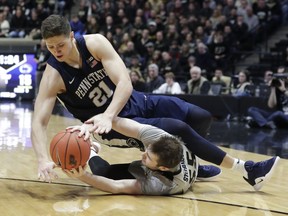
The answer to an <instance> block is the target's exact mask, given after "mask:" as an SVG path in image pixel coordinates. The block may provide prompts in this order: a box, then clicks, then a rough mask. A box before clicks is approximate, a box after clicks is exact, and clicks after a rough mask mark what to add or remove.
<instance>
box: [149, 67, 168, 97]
mask: <svg viewBox="0 0 288 216" xmlns="http://www.w3.org/2000/svg"><path fill="white" fill-rule="evenodd" d="M146 83H147V92H153V91H154V90H155V89H157V88H159V87H160V86H161V85H162V84H163V83H165V80H164V78H163V77H162V76H160V75H159V68H158V65H156V64H150V65H149V66H148V77H147V81H146Z"/></svg>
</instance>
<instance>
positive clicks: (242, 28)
mask: <svg viewBox="0 0 288 216" xmlns="http://www.w3.org/2000/svg"><path fill="white" fill-rule="evenodd" d="M248 28H249V27H248V25H247V24H246V23H245V22H244V17H243V16H242V15H238V16H237V20H236V22H235V23H234V24H233V25H232V30H233V32H234V34H235V36H236V40H237V43H238V48H239V49H240V50H249V49H251V47H253V46H252V45H251V43H249V42H254V41H249V40H248V35H249V34H248Z"/></svg>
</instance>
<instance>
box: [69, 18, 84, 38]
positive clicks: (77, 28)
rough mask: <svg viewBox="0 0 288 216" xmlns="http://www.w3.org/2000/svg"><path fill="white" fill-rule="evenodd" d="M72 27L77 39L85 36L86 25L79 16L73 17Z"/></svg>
mask: <svg viewBox="0 0 288 216" xmlns="http://www.w3.org/2000/svg"><path fill="white" fill-rule="evenodd" d="M70 26H71V30H72V31H73V32H74V35H75V36H76V37H77V36H79V35H83V34H85V25H84V24H83V23H82V22H81V20H80V19H79V17H78V15H74V16H73V17H72V19H71V20H70Z"/></svg>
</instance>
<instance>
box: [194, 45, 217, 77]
mask: <svg viewBox="0 0 288 216" xmlns="http://www.w3.org/2000/svg"><path fill="white" fill-rule="evenodd" d="M195 58H196V65H197V66H198V67H200V68H201V69H202V73H203V74H205V76H206V77H207V78H208V79H209V80H211V78H212V76H213V74H212V73H213V70H214V68H215V62H214V59H213V56H212V55H211V53H210V52H209V50H208V48H207V46H206V45H205V44H204V43H198V45H197V50H196V52H195Z"/></svg>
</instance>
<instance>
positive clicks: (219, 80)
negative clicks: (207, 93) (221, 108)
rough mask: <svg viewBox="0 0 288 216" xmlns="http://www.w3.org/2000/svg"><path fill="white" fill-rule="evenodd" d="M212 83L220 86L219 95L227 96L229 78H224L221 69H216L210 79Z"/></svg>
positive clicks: (229, 84) (229, 83) (229, 85)
mask: <svg viewBox="0 0 288 216" xmlns="http://www.w3.org/2000/svg"><path fill="white" fill-rule="evenodd" d="M212 83H215V84H220V85H221V86H222V88H221V93H222V94H228V93H229V92H230V87H231V77H229V76H224V75H223V70H222V69H221V68H216V69H215V72H214V77H213V78H212Z"/></svg>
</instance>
